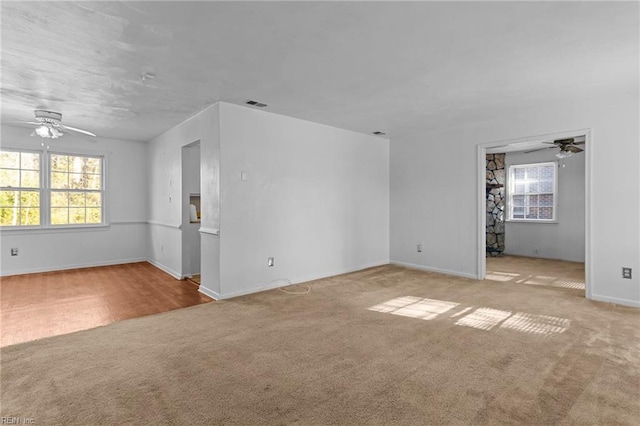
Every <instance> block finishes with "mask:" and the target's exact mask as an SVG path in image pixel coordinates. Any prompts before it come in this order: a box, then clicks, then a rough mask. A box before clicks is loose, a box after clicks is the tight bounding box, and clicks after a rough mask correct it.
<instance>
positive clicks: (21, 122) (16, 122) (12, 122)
mask: <svg viewBox="0 0 640 426" xmlns="http://www.w3.org/2000/svg"><path fill="white" fill-rule="evenodd" d="M3 123H4V124H42V123H41V122H39V121H3Z"/></svg>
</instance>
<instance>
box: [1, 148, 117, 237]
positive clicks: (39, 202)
mask: <svg viewBox="0 0 640 426" xmlns="http://www.w3.org/2000/svg"><path fill="white" fill-rule="evenodd" d="M0 187H1V192H0V226H2V228H5V229H10V228H24V227H39V228H55V227H63V226H91V225H94V226H95V225H102V224H104V223H105V221H104V158H103V157H102V156H97V155H78V154H69V153H56V152H48V151H44V152H39V151H23V150H9V149H4V148H3V149H2V150H1V151H0Z"/></svg>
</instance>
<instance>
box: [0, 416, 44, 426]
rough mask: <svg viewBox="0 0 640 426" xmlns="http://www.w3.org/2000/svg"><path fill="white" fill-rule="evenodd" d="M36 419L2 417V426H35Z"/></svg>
mask: <svg viewBox="0 0 640 426" xmlns="http://www.w3.org/2000/svg"><path fill="white" fill-rule="evenodd" d="M35 424H36V421H35V419H33V418H31V417H20V416H2V417H0V425H35Z"/></svg>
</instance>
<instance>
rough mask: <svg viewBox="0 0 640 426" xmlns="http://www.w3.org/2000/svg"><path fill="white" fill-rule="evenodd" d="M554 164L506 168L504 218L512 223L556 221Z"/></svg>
mask: <svg viewBox="0 0 640 426" xmlns="http://www.w3.org/2000/svg"><path fill="white" fill-rule="evenodd" d="M556 169H557V167H556V163H555V162H548V163H538V164H523V165H512V166H509V175H508V179H509V187H508V201H507V202H508V212H509V214H508V217H509V219H510V220H515V221H537V222H545V221H546V222H550V221H555V219H556V206H557V180H556Z"/></svg>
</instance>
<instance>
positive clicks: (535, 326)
mask: <svg viewBox="0 0 640 426" xmlns="http://www.w3.org/2000/svg"><path fill="white" fill-rule="evenodd" d="M570 324H571V321H570V320H568V319H566V318H558V317H552V316H548V315H535V314H527V313H524V312H517V313H515V314H513V315H512V316H511V317H510V318H509V319H507V320H506V321H505V322H503V323H502V324H501V325H500V328H504V329H509V330H515V331H520V332H523V333H534V334H542V335H552V334H561V333H564V332H565V331H566V330H567V329H568V328H569V325H570Z"/></svg>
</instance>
